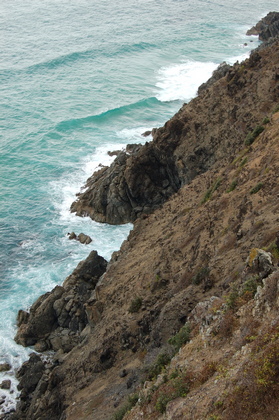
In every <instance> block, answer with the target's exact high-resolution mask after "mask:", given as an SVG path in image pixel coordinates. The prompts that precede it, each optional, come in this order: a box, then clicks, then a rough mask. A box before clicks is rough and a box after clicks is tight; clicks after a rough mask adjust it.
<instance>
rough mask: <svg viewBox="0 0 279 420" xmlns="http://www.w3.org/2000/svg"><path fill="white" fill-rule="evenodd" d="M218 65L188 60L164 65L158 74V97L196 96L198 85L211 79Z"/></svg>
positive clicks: (189, 97) (187, 97)
mask: <svg viewBox="0 0 279 420" xmlns="http://www.w3.org/2000/svg"><path fill="white" fill-rule="evenodd" d="M217 66H218V65H217V64H216V63H213V62H205V63H203V62H200V61H192V60H187V61H184V62H182V63H179V64H173V65H171V66H168V67H162V68H161V69H160V70H159V71H158V74H157V79H158V82H157V83H156V86H157V88H158V92H157V95H156V97H157V99H159V100H160V101H174V100H183V101H189V100H190V99H192V98H193V97H195V96H196V93H197V90H198V87H199V86H200V85H201V84H202V83H204V82H206V81H207V80H208V79H209V77H210V76H211V75H212V72H213V71H214V70H215V69H216V68H217Z"/></svg>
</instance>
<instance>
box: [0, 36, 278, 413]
mask: <svg viewBox="0 0 279 420" xmlns="http://www.w3.org/2000/svg"><path fill="white" fill-rule="evenodd" d="M278 62H279V41H278V39H274V40H273V41H272V42H270V43H269V44H268V45H266V46H265V47H264V48H260V49H258V50H256V51H255V52H253V54H252V55H251V57H250V58H249V59H247V60H246V61H244V62H243V63H240V64H239V63H237V64H235V65H234V66H232V67H226V68H223V69H222V68H220V69H219V70H218V73H217V74H216V73H215V75H214V80H211V81H209V82H208V83H207V84H206V85H204V86H202V88H201V89H200V91H199V95H198V96H197V98H195V99H193V100H192V101H191V102H190V103H189V104H187V105H184V106H183V107H182V108H181V110H180V111H179V112H178V113H177V114H176V115H175V116H174V117H173V118H172V119H171V120H169V121H168V122H167V123H166V124H165V125H164V127H161V128H159V129H157V130H154V131H153V140H152V141H150V142H149V143H146V144H145V145H144V146H139V147H136V148H135V149H133V150H129V151H127V152H125V153H124V152H123V153H120V154H119V155H118V157H117V159H116V160H115V162H114V163H113V165H112V166H111V167H110V168H105V169H102V170H101V171H100V172H99V173H97V174H95V175H93V177H92V178H91V179H90V180H89V181H88V184H87V187H88V188H87V191H85V193H84V194H81V195H80V196H79V198H78V201H77V202H76V203H75V204H73V206H72V210H74V211H76V212H77V213H78V214H80V215H82V214H90V216H91V217H92V218H94V219H96V220H101V221H107V222H109V223H124V222H126V221H131V220H132V221H134V228H133V230H132V231H131V233H130V235H129V237H128V239H127V240H126V241H125V242H124V243H123V244H122V247H121V249H120V251H118V252H115V253H114V254H113V256H112V258H111V261H110V262H109V263H108V264H107V263H106V262H105V261H104V260H103V259H102V258H101V257H99V256H98V255H97V253H95V252H93V253H91V254H90V255H89V257H88V258H87V259H86V260H85V261H84V262H82V263H80V265H79V266H78V267H77V269H76V270H75V271H74V272H73V274H72V275H71V276H69V278H68V279H66V280H65V282H64V284H63V285H62V286H58V287H56V288H55V289H54V290H53V291H51V292H50V293H48V294H46V295H44V296H42V297H41V298H40V299H39V300H38V301H37V302H35V303H34V305H33V306H32V308H31V310H30V313H27V312H25V311H20V313H19V318H18V322H19V329H18V333H17V336H16V340H17V341H18V342H19V343H21V344H23V345H35V350H37V351H46V350H48V351H52V352H53V353H51V354H52V355H51V357H50V358H49V359H46V358H45V359H41V358H40V356H39V355H38V354H34V355H33V356H32V357H31V358H30V360H29V361H28V362H26V364H24V365H23V366H22V368H21V370H20V371H19V374H18V375H19V381H20V382H19V388H20V389H21V390H22V393H21V401H20V402H19V405H18V408H17V411H16V412H15V413H10V414H8V415H6V417H5V418H6V419H7V420H8V419H9V420H19V419H20V420H24V419H28V420H29V419H30V420H35V419H36V420H49V419H53V420H56V419H57V420H62V419H67V420H76V419H84V420H85V419H88V420H89V419H94V420H101V419H104V420H109V419H116V420H119V419H122V418H124V416H125V419H127V420H129V419H142V418H144V419H189V420H190V419H191V420H192V419H198V420H200V419H209V418H211V419H212V420H213V419H215V420H217V419H231V418H238V419H251V418H252V417H251V415H252V414H251V413H253V419H264V418H269V419H277V418H278V415H279V405H278V399H277V395H278V379H279V353H278V349H279V318H278V309H279V269H278V263H279V236H278V235H279V227H278V221H279V218H278V217H279V216H278V212H279V205H278V197H279V185H278V173H279V168H278V161H279V160H278V158H279V156H278V155H279V148H278V140H279V109H278V105H279V104H278V98H279V86H278V81H279V68H278ZM47 354H49V353H47Z"/></svg>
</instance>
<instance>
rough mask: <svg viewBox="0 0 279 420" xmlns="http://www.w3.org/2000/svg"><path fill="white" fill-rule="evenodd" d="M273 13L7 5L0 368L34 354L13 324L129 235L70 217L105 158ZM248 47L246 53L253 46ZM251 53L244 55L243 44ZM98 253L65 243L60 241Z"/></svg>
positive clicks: (156, 3)
mask: <svg viewBox="0 0 279 420" xmlns="http://www.w3.org/2000/svg"><path fill="white" fill-rule="evenodd" d="M276 6H277V1H273V0H271V1H269V0H267V1H265V2H264V1H260V0H254V1H253V2H252V3H251V2H248V1H245V0H244V1H240V0H236V1H235V2H234V3H233V5H231V2H230V1H229V0H225V1H213V0H212V1H209V0H194V1H191V2H190V1H187V0H184V1H183V0H142V1H140V2H139V1H135V0H126V1H124V0H115V1H114V2H111V1H108V0H103V1H102V2H97V1H94V0H91V1H89V0H77V1H70V0H25V1H24V2H22V1H19V0H5V2H1V4H0V80H1V101H0V106H1V112H0V119H1V122H0V127H1V137H0V162H1V166H0V182H1V185H0V187H1V189H0V232H1V241H0V311H1V314H0V363H1V362H9V363H11V365H12V366H13V368H12V369H11V371H10V372H7V373H5V374H1V376H0V382H1V381H2V380H3V379H11V380H12V389H11V391H12V393H10V392H8V391H4V390H0V399H1V396H2V395H3V396H4V397H5V398H6V400H5V403H3V404H2V405H1V410H2V411H7V410H9V409H10V408H11V407H12V405H13V404H14V400H15V397H16V396H17V391H16V381H15V379H14V371H15V369H16V368H18V366H20V364H21V363H22V362H23V361H24V360H25V359H26V358H27V357H28V353H29V352H30V351H32V349H24V348H22V347H21V346H17V345H16V344H15V342H14V341H13V337H14V334H15V331H16V314H17V311H18V310H19V309H21V308H23V309H26V308H28V307H29V306H30V305H31V304H32V303H33V302H34V300H35V299H36V298H37V297H38V296H39V295H40V294H42V293H44V292H46V291H49V290H51V289H52V288H53V287H54V286H55V285H56V284H61V283H62V282H63V280H64V279H65V278H66V276H67V275H68V274H70V272H71V271H72V270H73V268H74V267H75V266H76V265H77V263H78V262H79V261H80V260H81V259H84V258H85V257H86V256H87V255H88V253H89V252H90V250H92V249H97V251H98V252H99V253H100V254H101V255H103V256H104V257H105V258H107V259H109V258H110V255H111V253H112V252H113V251H114V250H117V249H119V247H120V244H121V242H122V241H123V240H124V239H125V237H126V236H127V234H128V232H129V230H130V229H131V228H132V226H131V225H125V226H109V225H101V224H98V223H95V222H93V221H92V220H90V219H88V218H78V217H76V216H74V215H72V214H70V212H69V207H70V204H71V203H72V201H74V199H75V194H76V193H77V192H79V191H80V188H81V186H82V185H83V184H84V182H85V180H86V179H87V177H88V176H90V175H91V174H92V172H93V170H94V168H96V167H97V166H98V164H100V163H101V164H108V163H109V162H111V161H112V158H111V157H109V156H108V155H107V151H108V150H118V149H120V148H122V147H124V145H125V144H127V143H133V142H145V141H146V139H145V138H143V137H142V136H141V133H143V132H144V131H146V130H150V129H152V128H153V127H158V126H160V125H162V124H163V123H164V122H165V121H166V120H167V119H168V118H170V117H171V116H172V115H173V114H174V113H175V112H176V111H177V110H178V109H179V108H180V106H181V105H182V103H183V102H187V101H189V100H190V99H191V98H192V97H194V96H195V94H196V91H197V87H198V86H199V85H200V84H201V83H202V82H204V81H205V80H207V78H208V77H209V76H210V74H211V72H212V71H213V70H214V69H215V68H216V67H217V65H218V64H220V63H221V62H222V61H224V60H226V61H227V62H229V63H233V62H235V61H236V60H237V59H239V60H240V59H242V58H244V57H246V56H247V55H248V54H249V51H250V50H251V49H253V48H255V47H256V46H257V45H258V41H257V38H255V37H252V38H251V37H249V38H248V37H246V36H245V33H246V30H247V29H248V28H250V27H251V26H252V25H254V24H255V23H256V22H257V21H258V20H259V19H260V18H261V17H263V16H264V15H265V14H266V13H268V12H269V11H273V10H276ZM251 41H252V42H251ZM245 43H247V46H245V45H244V44H245ZM71 231H75V232H76V233H80V232H84V233H86V234H89V235H90V236H91V237H92V239H93V242H92V243H91V244H90V245H88V246H85V245H81V244H79V243H78V242H73V241H69V240H68V238H67V233H68V232H71Z"/></svg>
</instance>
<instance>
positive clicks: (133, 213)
mask: <svg viewBox="0 0 279 420" xmlns="http://www.w3.org/2000/svg"><path fill="white" fill-rule="evenodd" d="M275 44H276V43H275ZM269 48H273V50H272V52H271V50H270V51H269V50H268V48H266V49H263V50H258V51H256V52H255V53H253V54H251V56H250V58H249V59H247V60H245V61H244V62H243V63H241V64H239V63H236V64H235V65H234V66H232V67H230V66H227V65H225V64H224V65H222V66H221V67H219V69H218V70H217V71H216V73H215V74H214V75H213V79H212V80H210V81H209V82H208V83H207V84H205V85H204V86H203V87H202V88H201V89H200V94H199V96H198V97H197V98H195V99H193V100H192V101H191V102H190V103H189V104H185V105H184V106H183V107H182V108H181V109H180V111H179V112H178V113H177V114H176V115H175V116H174V117H173V118H172V119H171V120H169V121H168V122H167V123H166V124H165V125H164V127H161V128H159V129H157V130H156V131H154V134H153V140H152V141H151V142H149V143H146V144H145V145H144V146H142V147H140V148H139V149H138V150H137V149H136V150H133V151H132V152H131V154H130V155H129V154H128V153H126V152H124V151H123V152H121V153H119V154H118V156H117V158H116V159H115V161H114V162H113V163H112V165H111V166H110V167H105V168H102V169H101V170H99V171H98V172H97V173H95V174H93V175H92V177H91V178H89V179H88V181H87V184H86V187H87V189H86V190H85V192H83V193H81V194H79V196H78V199H77V201H75V202H74V203H73V204H72V206H71V211H73V212H76V214H77V215H78V216H84V215H89V216H90V217H91V218H92V219H94V220H96V221H99V222H107V223H111V224H119V223H126V222H131V221H134V220H135V219H136V218H137V217H138V216H139V215H140V214H142V213H150V212H151V211H153V210H154V209H156V208H158V206H160V205H162V203H164V202H165V201H166V200H167V199H168V198H169V197H170V196H171V195H172V194H173V193H175V192H176V191H178V189H179V188H180V187H181V185H184V184H188V183H189V182H191V180H193V179H194V178H195V177H196V176H197V175H199V174H201V173H203V172H205V171H207V170H208V169H210V168H214V167H215V166H216V165H217V166H218V163H217V162H218V161H219V160H220V159H227V160H228V159H229V157H230V156H233V155H234V154H235V153H236V151H237V150H239V149H241V148H242V147H243V144H244V140H245V138H246V136H247V134H248V133H249V132H250V131H253V129H254V128H255V126H256V125H258V124H259V122H261V121H262V120H263V119H264V117H265V116H266V115H267V114H268V113H269V112H271V111H272V108H273V107H274V102H275V101H276V100H277V98H278V83H277V82H276V81H277V78H278V69H277V66H276V64H275V63H276V60H278V41H277V44H276V47H275V46H271V47H269ZM270 54H275V56H276V57H277V58H276V57H275V56H274V59H273V65H270V61H269V55H270ZM259 74H265V77H264V78H263V77H259Z"/></svg>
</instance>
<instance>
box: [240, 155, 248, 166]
mask: <svg viewBox="0 0 279 420" xmlns="http://www.w3.org/2000/svg"><path fill="white" fill-rule="evenodd" d="M247 161H248V157H247V156H246V157H245V158H244V159H242V161H241V162H240V164H239V166H240V167H241V168H242V167H243V166H244V165H246V163H247Z"/></svg>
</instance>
